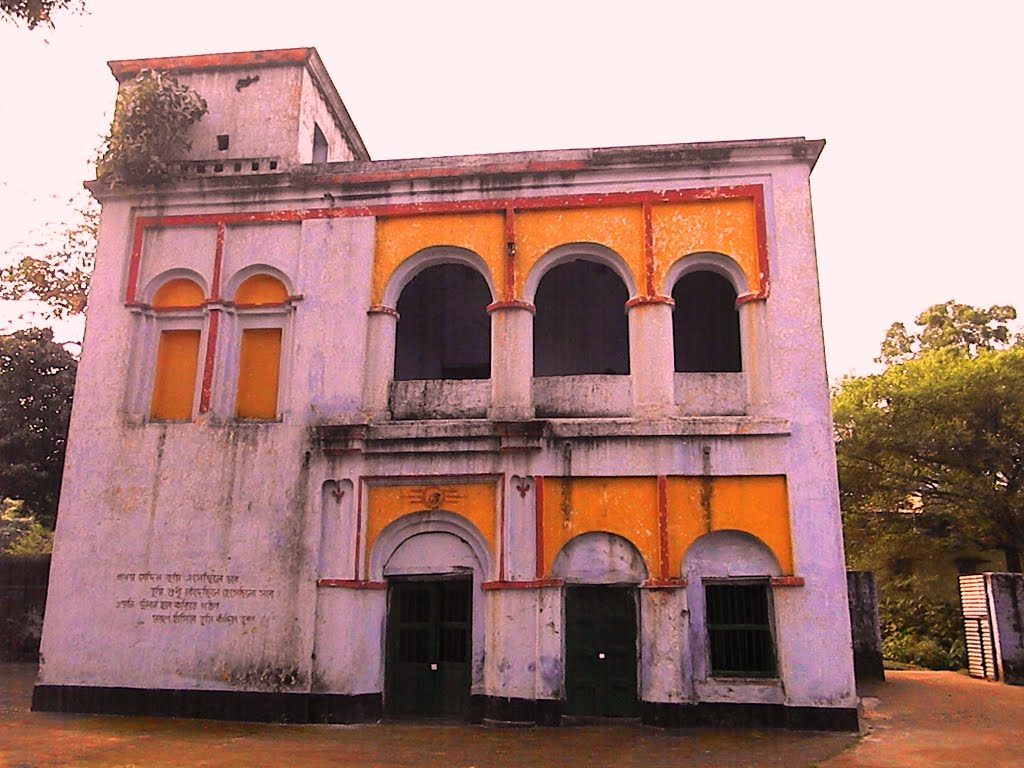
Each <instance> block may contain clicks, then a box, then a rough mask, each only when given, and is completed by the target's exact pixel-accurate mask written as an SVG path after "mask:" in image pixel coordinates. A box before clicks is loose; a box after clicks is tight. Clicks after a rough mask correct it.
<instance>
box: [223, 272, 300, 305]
mask: <svg viewBox="0 0 1024 768" xmlns="http://www.w3.org/2000/svg"><path fill="white" fill-rule="evenodd" d="M287 300H288V290H287V289H286V288H285V287H284V283H282V282H281V281H280V280H278V279H277V278H276V277H272V276H270V275H253V276H252V277H249V278H246V279H245V280H243V281H242V284H241V285H240V286H238V290H237V291H235V303H236V304H256V305H259V304H283V303H284V302H285V301H287Z"/></svg>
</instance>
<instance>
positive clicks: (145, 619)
mask: <svg viewBox="0 0 1024 768" xmlns="http://www.w3.org/2000/svg"><path fill="white" fill-rule="evenodd" d="M111 69H112V71H113V73H114V75H115V76H116V77H117V78H118V80H119V81H120V82H121V83H122V87H126V86H127V84H128V83H130V81H131V80H132V78H133V77H134V76H135V75H136V74H137V73H138V72H140V71H141V70H144V69H154V70H161V71H167V72H170V73H172V74H174V75H175V76H176V77H177V78H178V79H179V80H180V81H181V82H183V83H187V84H188V85H189V86H190V87H191V88H193V89H194V90H195V91H197V92H198V93H199V94H201V95H202V96H203V97H204V98H205V99H206V101H207V103H208V105H209V113H208V114H207V115H206V116H205V117H204V118H203V119H202V120H201V121H200V122H199V123H197V124H196V125H195V126H193V128H192V129H191V135H190V138H191V140H192V145H191V150H190V152H189V154H188V156H187V157H185V158H183V159H182V160H181V162H180V164H178V169H177V177H176V178H175V179H174V180H173V181H172V182H169V183H166V184H163V185H160V186H156V187H132V186H125V185H116V186H113V187H112V186H111V185H109V184H105V183H103V182H92V183H90V185H89V186H90V189H91V190H92V191H93V193H94V194H95V195H96V197H97V198H98V199H99V200H100V201H101V202H102V204H103V214H102V220H101V225H100V231H99V248H98V253H97V265H96V271H95V274H94V276H93V282H92V290H91V293H90V297H89V316H88V325H87V330H86V338H85V342H84V348H83V352H82V360H81V365H80V368H79V374H78V387H77V390H76V396H75V404H74V413H73V417H72V425H71V434H70V438H69V448H68V459H67V467H66V469H65V476H64V488H63V495H62V499H61V507H60V515H59V523H58V526H57V535H56V544H55V549H54V558H53V568H52V574H51V578H50V595H49V603H48V606H47V612H46V621H45V627H44V632H43V641H42V664H41V668H40V673H39V680H38V684H37V686H36V690H35V698H34V706H35V708H37V709H51V710H53V709H55V710H66V711H92V712H137V713H155V714H170V715H181V716H201V717H223V718H236V719H285V720H291V721H326V722H352V721H361V720H375V719H378V718H381V717H407V716H408V717H431V716H447V717H457V718H465V719H470V720H473V721H479V720H483V721H490V722H528V723H544V724H557V723H559V722H563V721H564V720H565V719H566V718H568V719H570V720H571V719H572V718H587V717H594V716H601V717H625V718H642V720H643V721H644V722H646V723H652V724H662V725H678V724H691V723H708V722H719V721H723V720H727V721H730V722H754V723H762V724H775V725H786V726H790V727H798V728H799V727H804V728H840V729H854V728H856V727H857V710H856V706H857V699H856V693H855V689H854V681H853V668H852V661H851V647H850V629H849V618H848V614H847V607H846V582H845V575H844V564H843V544H842V532H841V526H840V517H839V503H838V494H837V486H836V471H835V456H834V449H833V443H832V428H831V416H830V410H829V391H828V385H827V381H826V376H825V362H824V350H823V342H822V332H821V319H820V308H819V296H818V282H817V269H816V261H815V249H814V234H813V227H812V218H811V199H810V189H809V175H810V172H811V169H812V168H813V166H814V163H815V161H816V160H817V158H818V155H819V153H820V152H821V149H822V147H823V142H821V141H808V140H805V139H802V138H787V139H769V140H757V141H732V142H715V143H707V144H678V145H668V146H645V147H621V148H612V149H584V150H568V151H543V152H525V153H512V154H498V155H483V156H463V157H445V158H430V159H418V160H388V161H371V160H370V159H369V155H368V153H367V150H366V148H365V146H364V145H363V142H362V140H361V139H360V137H359V134H358V132H357V131H356V129H355V127H354V125H353V123H352V120H351V119H350V117H349V115H348V113H347V111H346V109H345V107H344V105H343V104H342V101H341V99H340V98H339V96H338V93H337V91H336V89H335V87H334V85H333V84H332V82H331V80H330V78H329V76H328V75H327V73H326V71H325V70H324V68H323V65H322V63H321V61H320V59H319V57H318V56H317V54H316V51H315V50H314V49H311V48H310V49H292V50H279V51H265V52H253V53H237V54H223V55H210V56H189V57H182V58H170V59H154V60H135V61H117V62H112V63H111Z"/></svg>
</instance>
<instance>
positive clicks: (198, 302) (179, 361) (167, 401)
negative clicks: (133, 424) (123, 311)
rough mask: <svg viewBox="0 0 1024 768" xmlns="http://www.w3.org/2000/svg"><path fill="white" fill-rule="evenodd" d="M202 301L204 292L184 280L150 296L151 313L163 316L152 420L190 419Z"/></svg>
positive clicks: (151, 411)
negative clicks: (163, 314)
mask: <svg viewBox="0 0 1024 768" xmlns="http://www.w3.org/2000/svg"><path fill="white" fill-rule="evenodd" d="M205 299H206V297H205V296H204V295H203V289H202V288H200V287H199V285H198V284H197V283H196V282H194V281H193V280H189V279H188V278H184V277H180V278H175V279H173V280H169V281H167V282H166V283H164V284H163V285H162V286H160V288H159V289H158V290H157V292H156V294H154V296H153V301H152V307H153V310H154V311H155V312H157V313H165V317H164V318H162V321H161V326H162V327H161V330H160V336H159V341H158V343H157V353H156V371H155V373H154V377H153V396H152V398H151V400H150V408H149V415H150V418H152V419H155V420H159V421H188V420H190V419H191V418H192V413H193V408H194V406H195V395H196V377H197V374H198V372H199V346H200V339H201V337H202V322H203V314H202V311H203V303H204V301H205ZM172 314H173V321H172V320H171V317H170V316H171V315H172ZM167 326H174V327H167Z"/></svg>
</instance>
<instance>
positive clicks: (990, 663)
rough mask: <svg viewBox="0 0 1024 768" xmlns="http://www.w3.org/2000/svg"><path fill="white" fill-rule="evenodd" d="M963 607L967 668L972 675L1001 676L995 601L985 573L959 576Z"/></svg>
mask: <svg viewBox="0 0 1024 768" xmlns="http://www.w3.org/2000/svg"><path fill="white" fill-rule="evenodd" d="M960 608H961V611H962V612H963V617H964V638H965V640H966V645H967V669H968V671H969V672H970V675H971V677H980V678H983V679H987V680H998V679H999V666H998V664H997V663H996V653H995V643H994V641H993V637H992V605H991V602H990V601H989V596H988V589H987V588H986V584H985V574H983V573H978V574H972V575H970V576H961V577H960Z"/></svg>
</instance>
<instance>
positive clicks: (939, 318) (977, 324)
mask: <svg viewBox="0 0 1024 768" xmlns="http://www.w3.org/2000/svg"><path fill="white" fill-rule="evenodd" d="M1016 319H1017V310H1016V309H1014V308H1013V307H1011V306H1005V305H997V306H993V307H989V308H988V309H982V308H981V307H972V306H970V305H968V304H958V303H957V302H955V301H947V302H946V303H945V304H933V305H932V306H930V307H928V309H926V310H925V311H924V312H922V313H921V314H919V315H918V316H917V317H916V318H915V319H914V323H915V325H917V326H918V327H919V328H920V329H921V330H920V331H918V332H917V333H907V327H906V326H905V325H904V324H903V323H893V324H892V325H891V326H890V327H889V330H888V331H887V332H886V334H885V340H884V341H883V342H882V353H881V355H880V356H879V357H878V359H877V362H880V363H886V364H887V365H892V364H894V363H905V362H906V361H907V360H910V359H912V358H914V357H916V356H917V355H919V354H921V353H922V352H928V351H930V350H933V349H957V350H960V351H961V352H965V353H967V354H968V355H973V354H976V353H978V352H980V351H981V350H983V349H1005V348H1006V347H1007V346H1008V345H1009V344H1010V343H1011V342H1012V341H1013V334H1012V332H1011V330H1010V326H1009V321H1011V320H1016Z"/></svg>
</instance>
